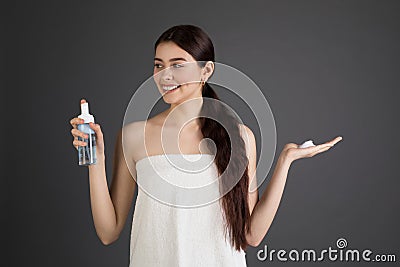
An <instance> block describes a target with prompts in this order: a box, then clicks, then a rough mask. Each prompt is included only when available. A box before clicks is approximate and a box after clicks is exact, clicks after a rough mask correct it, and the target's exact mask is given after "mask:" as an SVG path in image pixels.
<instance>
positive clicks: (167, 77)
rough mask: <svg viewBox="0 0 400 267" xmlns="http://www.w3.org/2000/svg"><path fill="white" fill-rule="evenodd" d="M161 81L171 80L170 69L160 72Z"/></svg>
mask: <svg viewBox="0 0 400 267" xmlns="http://www.w3.org/2000/svg"><path fill="white" fill-rule="evenodd" d="M161 79H162V80H165V81H169V80H172V69H171V67H169V68H166V69H165V70H162V72H161Z"/></svg>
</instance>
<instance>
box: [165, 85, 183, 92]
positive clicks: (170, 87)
mask: <svg viewBox="0 0 400 267" xmlns="http://www.w3.org/2000/svg"><path fill="white" fill-rule="evenodd" d="M179 87H180V85H174V86H162V88H163V90H164V91H166V92H170V91H174V90H175V89H178V88H179Z"/></svg>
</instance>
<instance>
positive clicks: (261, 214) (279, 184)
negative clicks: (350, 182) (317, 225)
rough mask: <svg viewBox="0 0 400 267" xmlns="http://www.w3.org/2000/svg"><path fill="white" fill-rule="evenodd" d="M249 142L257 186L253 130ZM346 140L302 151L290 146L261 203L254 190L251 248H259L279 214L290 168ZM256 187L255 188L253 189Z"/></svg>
mask: <svg viewBox="0 0 400 267" xmlns="http://www.w3.org/2000/svg"><path fill="white" fill-rule="evenodd" d="M247 133H248V135H247V136H248V140H249V141H248V142H246V144H247V147H248V151H249V153H248V154H249V156H248V157H249V179H250V184H254V183H255V184H256V182H257V179H256V168H255V166H256V146H255V139H254V135H253V134H252V132H251V130H249V129H247ZM340 140H342V137H340V136H338V137H336V138H335V139H333V140H331V141H329V142H326V143H324V144H321V145H317V146H313V147H307V148H299V145H297V144H294V143H289V144H286V145H285V147H284V149H283V150H282V152H281V154H280V155H279V158H278V160H277V163H276V166H275V170H274V173H273V175H272V177H271V180H270V182H269V184H268V186H267V188H266V190H265V191H264V193H263V194H262V196H261V199H260V200H258V191H257V188H256V189H255V190H251V191H252V193H250V194H249V203H250V211H251V224H250V233H248V234H247V236H246V239H247V242H248V244H249V245H250V246H253V247H256V246H258V245H259V244H260V243H261V241H262V240H263V238H264V236H265V235H266V234H267V232H268V229H269V228H270V226H271V224H272V221H273V219H274V217H275V214H276V212H277V210H278V207H279V203H280V201H281V198H282V195H283V190H284V187H285V183H286V179H287V175H288V172H289V168H290V166H291V164H292V162H293V161H295V160H297V159H300V158H309V157H313V156H314V155H316V154H319V153H321V152H324V151H327V150H329V149H330V148H331V147H332V146H334V145H335V144H336V143H337V142H339V141H340ZM251 187H254V186H251Z"/></svg>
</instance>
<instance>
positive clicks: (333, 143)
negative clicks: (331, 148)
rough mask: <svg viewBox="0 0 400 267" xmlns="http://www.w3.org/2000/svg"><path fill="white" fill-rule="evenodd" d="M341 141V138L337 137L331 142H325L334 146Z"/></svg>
mask: <svg viewBox="0 0 400 267" xmlns="http://www.w3.org/2000/svg"><path fill="white" fill-rule="evenodd" d="M342 139H343V137H341V136H337V137H336V138H334V139H332V140H331V141H329V142H326V144H332V145H335V144H336V143H338V142H340V141H342Z"/></svg>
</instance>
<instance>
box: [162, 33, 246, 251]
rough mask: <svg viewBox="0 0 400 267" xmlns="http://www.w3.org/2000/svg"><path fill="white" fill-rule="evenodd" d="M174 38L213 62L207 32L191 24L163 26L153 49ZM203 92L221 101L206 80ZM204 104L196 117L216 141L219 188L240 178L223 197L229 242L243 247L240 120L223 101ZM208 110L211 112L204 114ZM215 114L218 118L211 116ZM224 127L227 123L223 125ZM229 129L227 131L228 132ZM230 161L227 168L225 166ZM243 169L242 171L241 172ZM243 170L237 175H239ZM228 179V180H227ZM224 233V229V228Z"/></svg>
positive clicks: (198, 57) (243, 167) (194, 54)
mask: <svg viewBox="0 0 400 267" xmlns="http://www.w3.org/2000/svg"><path fill="white" fill-rule="evenodd" d="M169 41H171V42H174V43H175V44H176V45H178V46H179V47H180V48H182V49H183V50H185V51H186V52H188V53H189V54H190V55H191V56H192V57H193V58H194V59H195V60H196V61H199V64H200V65H201V66H202V67H204V65H205V63H206V62H207V61H212V62H215V55H214V45H213V43H212V41H211V39H210V38H209V36H208V35H207V34H206V33H205V32H204V31H203V30H202V29H201V28H199V27H197V26H194V25H177V26H173V27H171V28H169V29H168V30H166V31H165V32H164V33H163V34H162V35H161V36H160V37H159V38H158V39H157V41H156V43H155V45H154V51H156V49H157V46H158V45H159V44H160V43H162V42H169ZM202 96H203V97H208V98H213V99H217V100H219V101H221V100H220V99H219V97H218V95H217V94H216V93H215V91H214V89H213V88H212V87H211V86H210V85H209V84H208V83H207V82H205V84H204V86H203V89H202ZM219 101H211V102H212V104H211V105H203V107H202V110H201V114H202V115H204V116H203V117H201V118H199V120H200V123H201V132H202V134H203V137H204V138H210V139H211V140H213V141H214V144H215V145H216V155H215V163H216V166H217V169H218V173H219V174H220V175H221V174H223V177H224V178H223V179H221V181H222V182H221V186H220V188H221V189H222V190H223V192H226V191H227V190H224V189H230V188H228V187H232V184H233V183H232V180H233V181H237V180H239V182H238V183H237V184H236V185H235V186H234V187H233V188H232V189H231V190H230V191H229V192H228V193H226V194H225V195H224V196H223V198H222V207H223V210H224V214H225V222H226V230H228V231H229V236H230V243H231V245H232V246H233V247H234V248H235V249H236V250H240V249H246V247H247V245H248V243H247V240H246V233H249V232H250V209H249V205H248V202H247V200H248V188H249V182H248V178H249V177H248V168H247V166H248V159H247V156H246V147H245V143H244V141H243V138H242V137H241V135H240V128H239V120H238V119H237V117H235V116H233V114H232V113H231V112H229V111H228V109H226V108H224V106H223V105H220V104H215V103H214V102H219ZM207 114H213V115H212V116H207ZM209 117H212V118H216V117H217V120H214V119H211V118H209ZM224 127H227V129H225V128H224ZM228 132H229V135H228ZM231 144H234V145H235V153H231ZM228 163H230V165H229V168H227V166H228ZM243 170H244V172H243ZM241 173H243V175H242V176H241V178H240V179H238V177H237V176H238V175H239V174H241ZM229 181H230V182H229ZM225 234H226V232H225Z"/></svg>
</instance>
